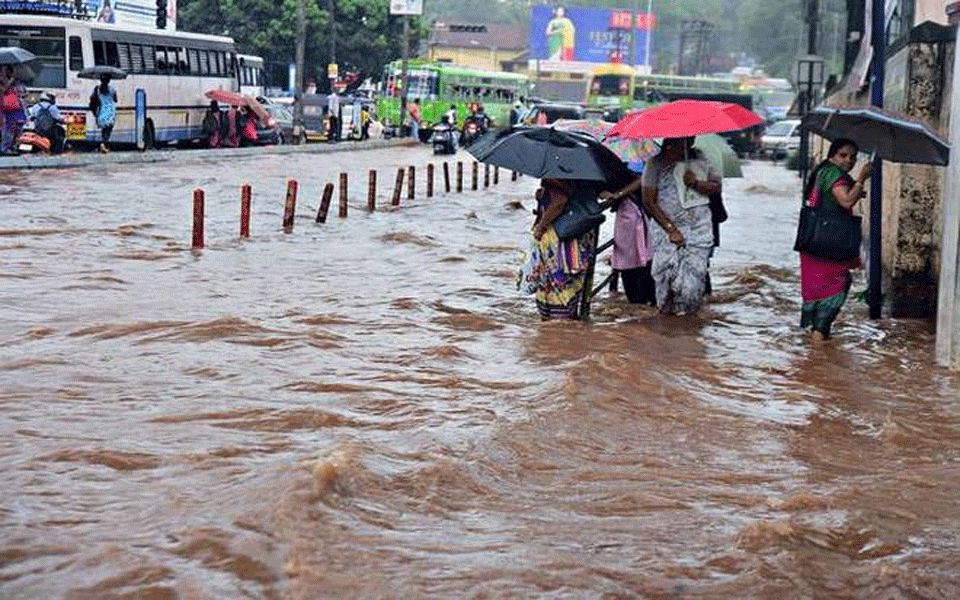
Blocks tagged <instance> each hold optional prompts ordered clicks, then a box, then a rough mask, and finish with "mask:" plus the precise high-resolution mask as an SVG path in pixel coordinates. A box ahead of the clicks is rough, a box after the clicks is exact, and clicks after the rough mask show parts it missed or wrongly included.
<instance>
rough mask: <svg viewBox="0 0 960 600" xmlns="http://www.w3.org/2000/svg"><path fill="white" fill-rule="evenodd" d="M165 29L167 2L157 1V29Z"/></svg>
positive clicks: (164, 0)
mask: <svg viewBox="0 0 960 600" xmlns="http://www.w3.org/2000/svg"><path fill="white" fill-rule="evenodd" d="M166 27H167V0H157V29H165V28H166Z"/></svg>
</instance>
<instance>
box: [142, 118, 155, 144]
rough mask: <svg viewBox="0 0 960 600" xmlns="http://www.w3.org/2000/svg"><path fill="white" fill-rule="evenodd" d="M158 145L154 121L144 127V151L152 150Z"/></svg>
mask: <svg viewBox="0 0 960 600" xmlns="http://www.w3.org/2000/svg"><path fill="white" fill-rule="evenodd" d="M156 145H157V134H156V132H155V131H154V129H153V121H147V122H146V123H144V125H143V149H144V150H152V149H153V148H154V146H156Z"/></svg>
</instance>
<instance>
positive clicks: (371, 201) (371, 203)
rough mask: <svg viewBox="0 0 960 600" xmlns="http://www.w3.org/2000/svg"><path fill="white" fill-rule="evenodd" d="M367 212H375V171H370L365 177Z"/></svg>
mask: <svg viewBox="0 0 960 600" xmlns="http://www.w3.org/2000/svg"><path fill="white" fill-rule="evenodd" d="M367 179H368V181H367V210H368V211H370V212H373V211H375V210H377V170H376V169H370V172H369V173H368V175H367Z"/></svg>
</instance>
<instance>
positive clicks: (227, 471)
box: [0, 147, 960, 600]
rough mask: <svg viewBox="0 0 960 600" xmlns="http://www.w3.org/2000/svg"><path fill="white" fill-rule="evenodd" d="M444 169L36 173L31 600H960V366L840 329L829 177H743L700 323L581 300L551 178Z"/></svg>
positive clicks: (28, 187)
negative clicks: (428, 174) (569, 269)
mask: <svg viewBox="0 0 960 600" xmlns="http://www.w3.org/2000/svg"><path fill="white" fill-rule="evenodd" d="M456 159H458V160H463V161H464V162H465V167H466V168H465V186H468V185H469V162H468V160H469V159H470V157H469V155H467V154H466V153H465V152H460V153H459V154H458V155H457V157H456ZM428 162H434V163H435V164H437V167H438V168H437V183H436V189H437V190H439V192H438V193H437V195H436V196H435V197H434V198H431V199H427V198H425V197H424V189H425V185H424V183H423V179H422V177H423V173H424V171H425V166H426V164H427V163H428ZM440 163H441V160H440V159H439V157H438V158H434V157H433V156H432V155H431V154H430V151H429V148H427V147H416V148H389V149H380V150H370V151H362V152H336V153H329V154H304V153H296V154H287V155H260V156H254V157H249V158H234V159H230V160H229V161H223V162H218V161H217V160H215V159H201V160H198V161H195V162H188V161H179V162H170V163H157V164H146V165H110V166H109V168H106V167H105V168H98V167H87V168H83V169H76V170H62V171H52V170H36V171H0V198H2V201H0V220H2V224H0V432H2V434H3V435H2V437H0V598H10V599H41V598H42V599H54V598H63V599H67V600H88V599H90V600H92V599H96V600H112V599H117V600H119V599H133V598H137V599H149V600H167V599H170V600H172V599H178V600H194V599H197V600H200V599H204V600H205V599H217V600H235V599H238V598H267V599H274V598H276V599H291V600H293V599H296V600H301V599H302V600H308V599H317V598H365V599H373V598H382V599H392V598H443V599H447V598H475V599H482V598H490V599H492V598H497V599H499V598H549V599H561V598H562V599H567V598H570V599H601V598H603V599H612V598H638V599H661V598H682V599H703V600H712V599H717V598H731V599H733V598H736V599H753V598H756V599H767V598H770V599H774V598H776V599H809V598H818V599H819V598H823V599H838V598H843V599H846V598H851V599H864V600H867V599H878V598H884V599H891V600H892V599H900V598H904V599H906V598H910V599H914V598H924V599H928V598H929V599H934V598H937V599H947V600H956V598H960V536H958V533H957V532H958V531H960V497H958V495H957V492H956V490H957V488H958V486H960V377H958V376H957V375H955V374H953V373H950V372H948V371H945V370H942V369H940V368H938V367H936V366H935V365H934V363H933V358H932V357H933V343H934V335H933V325H932V324H931V323H929V322H924V321H903V320H898V321H889V320H884V321H878V322H873V321H869V320H868V319H867V308H866V305H865V304H864V303H862V302H860V301H857V300H855V299H853V297H852V296H851V300H850V301H849V302H848V304H847V306H846V307H845V308H844V310H843V311H842V312H841V315H840V318H839V320H838V322H837V324H836V326H835V330H834V333H835V338H834V339H833V340H832V341H831V342H830V343H829V344H827V345H826V346H824V347H811V346H810V345H809V344H808V342H807V338H806V335H805V334H804V332H802V331H801V330H800V329H799V327H798V322H799V307H800V294H799V284H798V262H797V258H796V254H795V253H794V252H793V251H792V249H791V247H792V243H793V238H794V231H795V218H796V213H797V207H798V200H797V197H798V194H799V187H800V183H799V179H798V178H797V176H796V173H795V172H790V171H787V170H785V169H784V168H783V166H781V165H773V164H771V163H769V162H762V161H748V162H746V163H745V164H744V174H745V178H743V179H732V180H727V181H725V182H724V190H725V194H724V196H725V201H726V204H727V209H728V211H729V213H730V220H729V221H728V222H727V223H725V224H724V225H723V228H722V246H721V247H720V248H719V249H718V251H717V253H716V256H715V258H714V262H713V268H712V273H713V282H714V290H715V292H714V295H713V298H712V300H711V301H710V302H709V303H708V304H707V305H706V307H705V309H704V310H703V312H702V314H701V315H700V316H699V318H677V317H661V316H659V315H657V313H656V311H655V310H652V309H645V308H637V307H632V306H630V305H629V304H627V303H626V300H625V299H624V297H623V296H622V295H621V294H617V293H615V294H610V293H609V292H607V291H604V292H602V293H601V294H600V296H599V297H598V298H597V300H596V301H595V303H594V305H593V308H592V313H593V320H592V322H590V323H579V322H572V323H568V322H541V321H540V320H539V317H538V314H537V310H536V307H535V305H534V302H533V299H532V298H528V297H522V296H520V295H518V293H517V291H516V287H515V280H514V275H515V271H516V268H517V267H518V266H519V264H520V256H519V255H520V252H521V251H522V250H523V249H524V248H525V247H526V244H527V234H526V231H527V230H528V228H529V226H530V223H531V219H532V216H531V214H530V209H531V208H532V207H533V205H534V202H533V191H534V189H535V187H536V185H537V182H536V181H535V180H533V179H531V178H526V177H525V178H521V179H520V180H519V181H517V182H511V181H510V177H509V174H505V173H503V172H501V173H500V182H499V185H497V186H491V187H490V188H489V189H487V190H483V189H482V186H483V183H482V169H481V183H480V186H481V190H479V191H475V192H474V191H465V192H463V193H462V194H456V193H451V194H446V193H443V191H442V189H443V179H442V170H441V168H440V166H439V165H440ZM407 165H416V167H417V176H418V181H417V197H416V199H415V200H412V201H411V200H407V199H406V193H404V195H403V199H402V201H401V206H400V207H399V208H398V209H390V207H389V204H390V195H391V193H392V187H393V181H394V178H395V176H396V170H397V168H398V167H406V166H407ZM452 167H453V164H451V175H452V176H455V171H454V169H453V168H452ZM371 168H377V169H378V175H379V182H380V184H379V189H380V195H379V198H378V206H379V208H378V210H377V212H375V213H372V214H370V213H367V211H366V193H367V170H368V169H371ZM340 172H348V173H349V176H350V186H351V194H350V214H349V217H348V218H347V219H339V218H338V217H337V210H336V196H335V197H334V202H333V205H332V206H331V210H330V216H329V218H328V220H327V223H325V224H316V223H314V216H315V215H316V212H317V206H318V204H319V198H320V193H321V191H322V189H323V186H324V184H325V183H327V182H336V179H337V175H338V174H339V173H340ZM288 178H294V179H297V180H298V181H299V184H300V196H299V202H298V207H297V221H296V224H295V226H294V229H293V231H292V232H290V233H284V232H283V230H282V228H281V219H282V212H283V198H284V193H285V186H286V180H287V179H288ZM244 181H250V182H251V183H252V185H253V216H252V224H251V237H250V238H249V239H246V240H241V239H239V238H238V236H237V233H238V230H239V197H240V193H239V187H240V185H241V184H242V183H243V182H244ZM195 187H202V188H204V190H205V191H206V216H207V221H206V248H204V249H203V250H201V251H193V250H191V248H190V239H191V220H192V208H191V192H192V190H193V189H194V188H195ZM514 201H520V202H522V203H523V207H524V208H523V209H522V210H521V209H518V208H515V207H513V206H511V203H512V202H514ZM603 231H604V234H603V235H602V236H601V237H602V239H604V240H605V239H608V238H609V237H610V234H611V232H612V218H611V219H608V222H607V223H605V224H604V226H603ZM608 256H609V255H608V254H606V255H604V256H603V257H602V259H605V258H607V257H608ZM598 271H599V273H598V277H603V276H605V274H606V273H608V272H609V267H607V266H606V265H603V264H601V265H599V266H598ZM864 288H865V283H864V281H863V274H862V273H860V274H859V275H858V276H857V278H855V282H854V288H853V290H852V293H854V294H855V293H857V292H859V291H862V290H863V289H864Z"/></svg>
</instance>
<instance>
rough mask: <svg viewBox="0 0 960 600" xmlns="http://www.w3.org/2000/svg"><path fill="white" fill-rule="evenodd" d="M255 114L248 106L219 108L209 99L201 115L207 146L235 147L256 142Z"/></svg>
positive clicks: (215, 102)
mask: <svg viewBox="0 0 960 600" xmlns="http://www.w3.org/2000/svg"><path fill="white" fill-rule="evenodd" d="M258 118H259V117H257V114H256V113H255V112H254V111H253V109H251V108H250V107H249V106H241V107H239V108H238V107H236V106H229V107H227V109H226V110H222V109H221V108H220V103H219V102H217V101H216V100H211V101H210V106H209V108H207V113H206V114H205V115H204V117H203V125H202V132H203V136H204V140H205V141H206V144H207V147H208V148H237V147H239V146H252V145H254V144H256V143H257V119H258Z"/></svg>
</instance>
